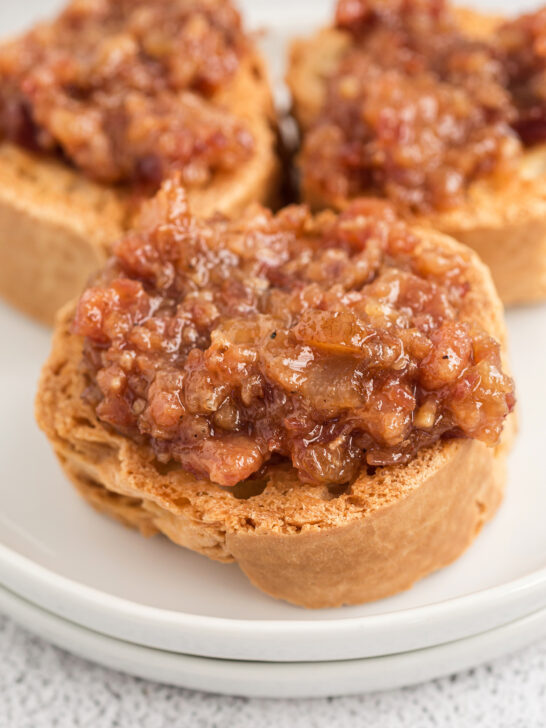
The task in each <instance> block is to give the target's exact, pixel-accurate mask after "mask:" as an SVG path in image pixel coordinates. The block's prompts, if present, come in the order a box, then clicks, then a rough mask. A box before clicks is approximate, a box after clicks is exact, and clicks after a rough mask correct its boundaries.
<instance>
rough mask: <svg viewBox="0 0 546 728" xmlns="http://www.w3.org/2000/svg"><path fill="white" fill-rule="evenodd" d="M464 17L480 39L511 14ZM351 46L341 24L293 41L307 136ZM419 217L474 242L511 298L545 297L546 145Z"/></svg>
mask: <svg viewBox="0 0 546 728" xmlns="http://www.w3.org/2000/svg"><path fill="white" fill-rule="evenodd" d="M457 18H458V21H459V24H460V27H461V28H462V30H463V31H464V32H465V33H466V34H467V35H469V36H471V37H475V38H478V39H479V38H481V39H486V38H487V37H488V36H491V35H492V34H493V33H494V32H495V30H496V28H497V26H498V25H499V24H500V23H501V22H502V20H503V19H502V18H500V17H499V16H496V15H483V14H481V13H477V12H474V11H471V10H467V9H461V8H459V9H457ZM350 45H351V38H350V36H349V35H348V34H347V33H345V32H343V31H340V30H337V29H335V28H325V29H323V30H320V31H319V32H318V33H317V34H315V35H314V36H313V37H311V38H307V39H300V40H296V41H295V42H294V43H293V45H292V48H291V54H290V64H289V70H288V75H287V83H288V85H289V87H290V90H291V93H292V99H293V111H294V115H295V117H296V119H297V121H298V123H299V125H300V128H301V131H302V134H303V135H305V132H306V130H307V129H308V128H309V127H310V126H311V125H312V124H313V122H314V120H315V119H316V117H317V116H318V114H319V113H320V111H321V109H322V106H323V103H324V99H325V91H326V80H327V78H328V77H329V76H330V75H331V74H332V73H334V72H335V70H336V68H337V66H338V64H339V61H340V59H341V58H342V56H343V55H344V53H345V52H346V51H347V49H348V48H349V47H350ZM302 195H303V198H304V200H305V201H306V202H308V203H309V204H310V205H311V206H312V207H313V208H314V209H316V210H318V209H321V208H324V207H330V206H332V201H331V200H326V199H322V198H319V197H317V196H316V195H315V194H312V193H310V192H309V190H306V189H305V188H303V190H302ZM334 206H335V204H334ZM418 222H419V224H421V225H431V226H433V227H434V228H436V229H437V230H440V231H442V232H445V233H447V234H448V235H450V236H452V237H454V238H456V239H457V240H459V241H460V242H462V243H465V244H466V245H469V246H470V247H471V248H474V250H476V251H477V252H478V254H479V255H480V257H481V258H482V260H483V261H484V262H485V263H486V264H487V265H488V266H489V267H490V269H491V272H492V274H493V280H494V281H495V284H496V286H497V290H498V292H499V295H500V297H501V299H502V300H503V302H504V303H505V304H516V303H529V302H533V301H538V300H542V299H545V298H546V145H538V146H536V147H534V148H533V149H531V150H529V151H526V152H525V153H524V154H523V155H522V158H521V160H520V162H519V166H518V168H517V170H516V171H515V173H514V174H513V175H512V176H510V177H509V178H508V177H507V178H503V179H497V178H486V179H483V180H480V181H477V182H475V183H473V184H472V185H471V186H470V187H469V189H468V191H467V199H466V201H465V204H464V205H462V206H460V207H457V208H456V209H454V210H452V211H449V212H441V213H436V214H432V215H430V216H427V217H426V218H421V219H419V221H418Z"/></svg>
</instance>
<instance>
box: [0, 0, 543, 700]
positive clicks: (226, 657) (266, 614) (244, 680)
mask: <svg viewBox="0 0 546 728" xmlns="http://www.w3.org/2000/svg"><path fill="white" fill-rule="evenodd" d="M48 3H49V5H50V6H51V7H53V6H55V5H58V2H56V0H48ZM242 4H243V5H245V3H242ZM39 5H40V7H39V9H40V10H41V11H44V10H47V9H48V8H47V7H45V8H44V3H43V2H42V0H40V3H39ZM46 5H47V3H46ZM33 6H35V7H34V10H38V4H37V3H36V2H35V0H33V2H31V3H29V4H26V3H25V4H20V5H18V6H17V5H15V6H11V5H10V13H12V14H16V15H17V18H15V17H14V18H11V16H10V18H8V20H9V21H10V22H11V21H13V22H12V23H11V24H12V25H13V28H12V29H15V27H16V26H20V27H22V26H23V25H24V24H25V23H30V22H31V21H33V20H34V19H35V15H33ZM246 6H247V10H248V14H249V19H250V22H251V23H253V24H254V25H255V26H268V27H274V26H275V22H277V23H278V20H279V16H280V15H281V14H282V17H283V19H284V20H285V21H286V22H287V23H289V25H290V28H289V29H288V31H286V27H287V26H285V28H284V29H281V31H280V32H279V28H278V27H277V32H276V33H275V32H273V33H272V34H270V35H269V36H268V37H265V38H264V48H265V50H266V52H268V53H269V56H270V60H271V65H272V69H273V72H274V75H275V76H276V77H277V78H280V77H282V58H283V57H284V53H283V52H282V45H283V44H284V41H285V39H286V37H287V35H293V34H294V33H297V32H298V29H301V28H303V29H304V30H305V31H306V32H308V31H309V28H310V27H311V26H314V25H317V24H319V23H320V22H322V21H323V20H324V19H326V18H327V17H328V16H329V14H330V13H331V3H330V2H326V1H325V0H324V1H323V0H320V2H304V3H292V4H290V3H288V2H287V3H286V4H282V6H281V4H280V3H273V4H272V3H265V2H257V1H256V0H254V1H253V2H247V3H246ZM496 9H497V10H498V3H497V4H496ZM23 14H24V15H25V17H23ZM19 15H21V17H19ZM27 16H28V17H27ZM278 89H279V100H280V101H281V103H282V102H283V101H285V99H283V93H282V87H281V86H280V85H279V86H278ZM508 321H509V327H510V333H511V347H512V355H513V364H514V372H515V376H516V379H517V384H518V395H519V402H520V425H521V427H520V436H519V438H518V441H517V445H516V448H515V450H514V453H513V455H512V458H511V462H510V478H509V485H508V489H507V497H506V500H505V503H504V504H503V506H502V508H501V511H500V513H499V515H498V516H497V517H496V519H495V520H494V521H493V522H492V523H491V524H490V525H488V526H487V527H486V528H485V530H484V532H483V533H482V534H481V535H480V536H479V538H478V539H477V541H476V543H475V544H474V545H473V546H472V548H471V549H470V550H469V551H468V552H467V553H466V554H465V555H464V556H463V557H462V558H461V559H460V560H458V561H457V562H456V563H455V564H453V565H452V566H451V567H449V568H447V569H444V570H443V571H441V572H439V573H437V574H435V575H433V576H431V577H429V578H428V579H425V580H424V581H422V582H421V583H419V584H417V585H416V586H415V587H414V588H413V589H412V590H411V591H409V592H407V593H405V594H401V595H398V596H396V597H393V598H391V599H386V600H383V601H381V602H377V603H374V604H368V605H364V606H361V607H350V608H349V607H347V608H342V609H337V610H321V611H315V612H311V611H305V610H302V609H299V608H297V607H293V606H290V605H288V604H284V603H282V602H276V601H274V600H272V599H269V598H268V597H266V596H265V595H263V594H261V593H259V592H257V591H255V590H254V589H253V588H252V587H251V586H250V584H249V583H248V582H247V581H246V579H245V578H244V577H243V576H242V574H241V573H240V572H239V571H238V569H237V567H235V566H225V565H221V564H216V563H213V562H211V561H208V560H207V559H205V558H204V557H201V556H198V555H196V554H193V553H190V552H187V551H184V550H182V549H179V548H177V547H175V546H174V545H172V544H170V543H168V542H167V541H166V540H163V539H160V538H156V539H152V540H150V541H146V540H144V539H142V538H141V537H140V536H139V535H138V534H136V533H133V532H131V531H129V530H126V529H125V528H123V527H122V526H120V525H118V524H116V523H113V522H111V521H109V520H108V519H106V518H103V517H101V516H100V515H98V514H96V513H94V512H93V511H92V510H91V509H89V507H88V506H87V505H85V504H84V503H83V502H82V501H81V500H80V499H79V497H78V496H77V495H76V493H75V492H74V491H73V490H72V488H71V486H70V485H69V484H68V483H67V482H66V480H65V479H64V477H63V476H62V474H61V472H60V470H59V467H58V465H57V463H56V461H55V459H54V457H53V455H52V453H51V451H50V448H49V446H48V445H47V443H46V441H45V438H44V437H43V436H42V435H41V434H40V433H39V431H38V429H37V427H36V425H35V424H34V420H33V414H32V411H33V398H34V393H35V387H36V380H37V377H38V373H39V369H40V365H41V363H42V362H43V361H44V359H45V357H46V355H47V353H48V349H49V340H50V335H49V332H48V331H46V330H45V329H41V328H39V327H37V326H36V325H33V324H32V323H30V322H29V321H27V320H26V319H24V318H23V317H21V316H19V315H17V314H16V313H14V312H12V311H9V310H8V309H7V308H4V307H1V306H0V332H1V335H2V342H3V344H2V354H1V357H0V402H1V403H2V408H1V410H0V463H1V467H2V478H1V479H0V502H1V504H2V506H1V511H0V584H1V585H3V586H1V587H0V610H2V611H4V612H6V613H8V614H10V615H12V616H13V617H14V619H16V620H18V621H19V622H20V623H22V624H24V625H25V626H26V627H28V628H29V629H31V630H33V631H35V632H37V633H39V634H40V635H42V636H43V637H45V638H46V639H49V640H50V641H52V642H54V643H56V644H58V645H60V646H62V647H65V648H66V649H68V650H70V651H72V652H75V653H77V654H79V655H82V656H84V657H87V658H89V659H92V660H95V661H96V662H99V663H102V664H104V665H108V666H110V667H114V668H116V669H120V670H124V671H127V672H129V673H133V674H136V675H139V676H142V677H146V678H151V679H154V680H160V681H164V682H168V683H173V684H178V685H183V686H186V687H191V688H197V689H202V690H209V691H214V692H223V693H229V694H240V695H249V696H256V695H260V696H271V697H277V696H284V697H289V696H319V695H341V694H347V693H355V692H363V691H367V690H378V689H385V688H390V687H396V686H400V685H405V684H410V683H414V682H419V681H422V680H426V679H430V678H432V677H436V676H440V675H444V674H448V673H452V672H455V671H457V670H461V669H464V668H467V667H470V666H472V665H474V664H477V663H478V662H480V661H484V660H489V659H492V658H494V657H497V656H499V655H501V654H503V653H505V652H508V651H510V650H513V649H516V648H518V647H521V646H523V645H525V644H527V643H529V642H531V641H533V640H535V639H538V638H540V637H542V636H546V528H545V527H544V513H545V512H546V468H545V465H544V462H545V461H544V455H543V454H542V450H543V449H544V443H545V442H546V419H545V418H544V415H543V412H544V411H545V410H546V378H545V376H544V367H543V362H544V361H545V360H546V307H536V308H529V309H521V310H517V311H513V312H511V313H509V316H508ZM529 342H532V344H531V348H530V347H529ZM530 350H531V351H532V356H530V355H529V351H530Z"/></svg>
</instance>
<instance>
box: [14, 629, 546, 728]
mask: <svg viewBox="0 0 546 728" xmlns="http://www.w3.org/2000/svg"><path fill="white" fill-rule="evenodd" d="M84 726H85V727H86V728H87V727H88V728H163V727H165V728H224V727H226V728H273V727H274V728H285V727H286V728H323V727H324V728H345V727H347V728H360V727H361V726H362V728H364V726H366V728H368V727H370V728H432V727H433V726H434V727H435V728H451V727H452V728H545V726H546V641H544V642H540V643H538V644H536V645H534V646H532V647H529V648H527V649H526V650H523V651H521V652H519V653H517V654H515V655H511V656H510V657H506V658H503V659H500V660H497V661H495V662H493V663H491V664H490V665H485V666H482V667H478V668H476V669H475V670H470V671H468V672H465V673H461V674H460V675H456V676H453V677H450V678H445V679H442V680H435V681H434V682H430V683H425V684H423V685H419V686H416V687H411V688H405V689H402V690H394V691H392V692H386V693H373V694H370V695H362V696H358V697H350V698H330V699H325V700H292V701H290V700H280V701H275V700H248V699H245V698H226V697H221V696H218V695H207V694H204V693H196V692H192V691H189V690H182V689H179V688H174V687H168V686H164V685H157V684H155V683H149V682H146V681H144V680H139V679H136V678H132V677H129V676H127V675H122V674H120V673H117V672H114V671H112V670H107V669H104V668H102V667H99V666H97V665H93V664H91V663H88V662H86V661H85V660H80V659H79V658H76V657H73V656H71V655H69V654H67V653H66V652H63V651H62V650H59V649H57V648H55V647H52V646H51V645H49V644H47V643H46V642H44V641H43V640H41V639H39V638H38V637H35V636H32V635H30V634H29V633H28V632H26V631H24V630H22V629H20V628H19V627H17V626H16V625H15V624H14V623H13V622H12V621H11V620H10V619H7V618H4V617H1V616H0V728H83V727H84Z"/></svg>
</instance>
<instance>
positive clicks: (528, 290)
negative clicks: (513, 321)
mask: <svg viewBox="0 0 546 728" xmlns="http://www.w3.org/2000/svg"><path fill="white" fill-rule="evenodd" d="M545 41H546V9H542V10H539V11H537V12H536V13H534V14H530V15H523V16H521V17H519V18H516V19H514V20H510V21H505V20H503V19H502V18H497V17H492V16H487V15H482V14H479V13H476V12H472V11H467V10H460V9H457V8H452V7H451V6H450V5H449V4H448V2H446V0H339V1H338V4H337V9H336V15H335V20H334V24H333V26H332V27H331V28H326V29H323V30H321V31H320V32H318V33H317V34H316V35H314V36H313V37H311V38H308V39H305V40H298V41H296V42H295V43H294V45H293V47H292V52H291V60H290V68H289V73H288V83H289V85H290V88H291V91H292V95H293V100H294V111H295V115H296V117H297V119H298V121H299V124H300V126H301V130H302V135H303V141H302V149H301V153H300V156H299V167H300V172H301V186H302V192H303V198H304V199H305V200H306V201H307V202H309V203H310V204H312V206H313V207H314V208H316V209H320V208H322V207H333V208H337V209H343V208H344V207H345V206H346V205H348V204H349V203H350V201H351V200H352V199H353V198H355V197H359V196H362V195H375V196H377V195H379V196H384V197H386V198H388V199H389V200H391V201H392V202H393V203H394V204H395V205H396V206H397V208H398V210H399V211H400V212H403V213H405V214H409V215H411V216H413V217H417V218H418V222H419V224H430V225H432V226H433V227H435V228H436V229H438V230H441V231H443V232H446V233H448V234H450V235H452V236H453V237H455V238H457V239H458V240H460V241H461V242H464V243H466V244H468V245H470V246H471V247H472V248H474V249H475V250H476V251H477V252H478V253H479V255H480V257H481V258H482V259H483V260H484V261H485V262H486V263H487V264H488V265H489V266H490V268H491V271H492V274H493V278H494V280H495V283H496V285H497V289H498V291H499V294H500V296H501V298H502V299H503V301H504V302H506V303H516V302H526V301H533V300H538V299H543V298H546V152H545V146H544V143H545V142H546V81H545V78H546V54H545V53H544V47H545Z"/></svg>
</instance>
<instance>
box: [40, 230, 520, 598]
mask: <svg viewBox="0 0 546 728" xmlns="http://www.w3.org/2000/svg"><path fill="white" fill-rule="evenodd" d="M417 234H418V235H420V237H421V238H422V239H423V240H424V241H425V244H426V242H427V241H430V242H435V243H437V244H439V245H442V246H444V247H445V248H446V249H448V250H453V249H454V248H456V249H457V252H458V253H459V254H460V255H462V256H463V257H464V258H465V259H466V260H469V261H470V265H469V268H468V272H467V276H468V284H469V286H470V289H469V292H468V294H467V295H466V296H465V299H464V301H465V303H464V309H463V310H462V312H461V316H462V318H463V319H465V318H469V319H473V320H474V321H476V322H477V323H478V324H479V325H480V326H481V327H483V328H484V329H485V330H486V331H488V332H489V333H491V335H493V336H495V337H496V338H497V339H498V340H499V341H501V342H503V343H504V340H505V331H504V323H503V312H502V305H501V303H500V301H499V299H498V297H497V294H496V292H495V288H494V286H493V283H492V280H491V276H490V274H489V272H488V270H487V268H486V267H485V266H484V265H483V264H482V263H481V262H480V260H479V259H478V257H477V256H476V255H475V254H474V253H473V252H472V251H470V250H468V249H467V248H463V247H462V246H460V245H459V244H458V243H456V242H455V241H453V240H451V239H449V238H447V237H446V236H443V235H441V234H439V233H437V232H434V231H432V230H426V231H417ZM73 312H74V305H73V304H69V305H67V306H66V307H65V308H64V309H63V310H62V311H61V312H60V313H59V315H58V319H57V326H56V331H55V336H54V340H53V348H52V352H51V355H50V358H49V360H48V362H47V363H46V365H45V367H44V369H43V372H42V375H41V380H40V384H39V391H38V395H37V400H36V417H37V421H38V423H39V425H40V427H41V428H42V429H43V431H44V432H45V433H46V435H47V437H48V438H49V440H50V442H51V443H52V445H53V448H54V450H55V452H56V454H57V456H58V458H59V460H60V463H61V465H62V467H63V469H64V471H65V473H66V474H67V475H68V477H69V478H70V479H71V480H72V482H73V483H74V485H75V486H76V488H77V489H78V490H79V492H80V493H81V494H82V495H83V496H84V497H85V498H86V499H87V500H88V501H89V502H90V503H91V504H92V505H93V506H94V507H95V508H97V509H98V510H99V511H102V512H104V513H107V514H109V515H111V516H114V517H115V518H117V519H118V520H120V521H122V522H123V523H125V524H127V525H129V526H133V527H135V528H138V529H140V531H141V532H142V533H143V534H146V535H150V534H153V533H155V532H161V533H163V534H165V535H166V536H167V537H168V538H170V539H171V540H172V541H174V542H175V543H177V544H179V545H181V546H184V547H186V548H189V549H192V550H193V551H196V552H198V553H201V554H204V555H205V556H208V557H210V558H212V559H215V560H218V561H223V562H229V561H236V562H238V564H239V566H240V568H241V569H242V570H243V572H244V573H245V574H246V575H247V576H248V578H249V579H250V581H251V582H252V583H253V584H255V585H256V586H257V587H259V588H260V589H262V590H263V591H264V592H267V593H268V594H270V595H272V596H274V597H277V598H280V599H285V600H287V601H289V602H292V603H294V604H298V605H302V606H305V607H313V608H317V607H332V606H339V605H342V604H358V603H362V602H366V601H370V600H374V599H379V598H382V597H386V596H389V595H391V594H395V593H396V592H399V591H401V590H404V589H407V588H409V587H410V586H411V585H412V584H413V583H414V582H415V581H417V580H418V579H420V578H422V577H424V576H426V575H427V574H429V573H430V572H432V571H435V570H436V569H439V568H440V567H442V566H445V565H446V564H449V563H450V562H451V561H453V560H454V559H456V558H457V557H458V556H459V555H460V554H461V553H462V552H463V551H464V550H465V549H466V548H467V547H468V546H469V545H470V543H471V542H472V541H473V539H474V538H475V536H476V535H477V533H478V532H479V530H480V529H481V527H482V525H483V524H484V523H485V522H486V521H487V520H489V519H490V518H491V517H492V516H493V514H494V513H495V511H496V509H497V507H498V505H499V503H500V501H501V499H502V493H503V488H504V481H505V458H506V452H507V449H508V446H509V444H510V440H511V437H512V430H513V427H514V422H513V415H511V416H510V418H509V420H508V421H507V423H506V427H505V431H504V435H503V440H502V442H501V444H500V445H499V446H498V447H497V448H495V449H494V448H488V447H486V446H485V445H484V444H483V443H481V442H478V441H475V440H462V439H453V440H449V441H440V442H439V443H437V444H436V445H435V446H433V447H430V448H425V449H423V450H421V451H420V453H419V454H418V455H417V457H416V458H415V459H414V460H412V461H411V462H410V463H409V464H407V465H397V466H390V467H385V468H379V469H378V470H377V471H376V472H375V474H374V475H370V474H368V473H367V471H366V470H365V469H364V470H363V471H362V473H361V474H360V476H359V477H358V478H357V480H356V482H354V483H353V484H352V485H351V486H348V487H346V488H340V487H339V486H335V487H326V486H311V485H306V484H303V483H301V482H300V481H299V480H298V479H297V478H296V477H295V475H294V471H293V470H292V469H291V468H289V467H287V466H279V467H278V469H277V470H275V471H273V472H272V473H271V474H270V475H268V476H267V479H262V480H261V481H260V480H254V481H244V482H242V483H240V484H238V485H236V486H235V487H232V488H226V487H221V486H218V485H215V484H213V483H211V482H210V481H206V480H199V479H196V478H194V477H193V476H191V475H189V474H188V473H187V472H184V471H183V470H182V469H181V468H180V467H179V466H176V465H172V464H170V465H167V466H165V465H160V464H158V463H157V461H155V460H154V457H153V455H152V454H151V452H150V450H149V449H148V448H145V447H143V446H142V445H138V444H136V443H135V442H133V441H132V440H130V439H128V438H125V437H123V436H121V435H119V434H116V433H114V432H113V431H112V430H111V429H108V428H106V427H105V426H104V425H103V424H101V422H100V421H99V420H98V419H97V417H96V415H95V412H94V410H93V408H92V407H91V406H90V405H89V404H87V403H86V402H85V401H84V400H83V399H82V397H81V395H82V392H83V389H84V387H85V386H86V384H85V381H84V377H83V374H82V371H81V368H80V367H79V363H80V360H81V354H82V340H81V339H80V338H79V337H77V336H75V335H73V334H71V333H70V323H71V319H72V316H73Z"/></svg>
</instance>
